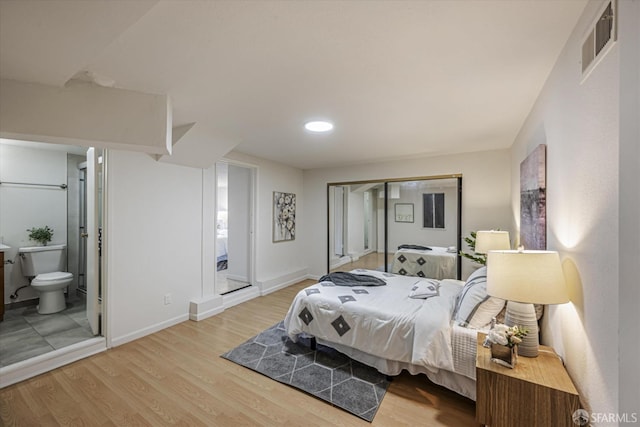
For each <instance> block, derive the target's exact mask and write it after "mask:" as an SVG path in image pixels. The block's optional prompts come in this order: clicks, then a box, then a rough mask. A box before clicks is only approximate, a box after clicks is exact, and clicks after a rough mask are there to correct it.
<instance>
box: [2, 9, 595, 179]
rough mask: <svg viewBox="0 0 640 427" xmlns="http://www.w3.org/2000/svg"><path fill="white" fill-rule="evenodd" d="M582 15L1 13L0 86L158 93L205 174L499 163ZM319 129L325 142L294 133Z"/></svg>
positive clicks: (180, 151)
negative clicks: (473, 160)
mask: <svg viewBox="0 0 640 427" xmlns="http://www.w3.org/2000/svg"><path fill="white" fill-rule="evenodd" d="M585 4H586V0H554V1H545V0H533V1H526V0H521V1H515V0H513V1H507V0H498V1H488V0H487V1H484V0H458V1H444V0H441V1H311V0H308V1H268V0H265V1H214V0H210V1H207V0H200V1H188V0H173V1H151V0H149V1H142V0H135V1H103V0H93V1H74V0H72V1H59V0H48V1H45V0H41V1H29V0H22V1H17V0H0V76H1V77H2V78H10V79H16V80H22V81H29V82H39V83H45V84H52V85H57V86H63V85H64V84H65V82H66V81H67V80H68V79H70V78H71V77H72V76H74V75H75V74H76V73H78V72H79V71H83V70H89V71H91V72H93V73H95V74H96V75H98V76H104V77H106V78H107V79H112V80H113V81H115V84H116V87H120V88H125V89H132V90H138V91H144V92H151V93H166V94H169V95H170V96H171V98H172V101H173V107H174V125H182V124H186V123H191V122H196V126H195V127H194V128H193V129H192V130H191V131H189V132H188V133H187V135H186V136H185V141H186V142H185V143H184V145H182V146H181V144H183V143H182V141H181V142H179V143H178V145H177V146H176V147H175V149H176V155H177V156H180V157H181V158H184V159H186V160H185V162H186V163H188V162H189V159H192V160H193V163H194V164H199V165H200V166H205V165H204V164H202V163H207V162H208V163H209V164H210V163H211V162H213V161H215V160H217V159H216V158H210V157H213V156H214V154H209V153H217V152H219V151H220V149H223V152H224V151H227V150H228V149H231V148H233V147H235V149H236V150H238V151H241V152H245V153H248V154H252V155H255V156H259V157H263V158H267V159H272V160H276V161H280V162H282V163H285V164H289V165H292V166H295V167H299V168H302V169H309V168H318V167H326V166H336V165H346V164H354V163H362V162H371V161H377V160H381V159H389V158H400V159H401V158H407V157H414V156H420V155H438V154H447V153H459V152H469V151H479V150H488V149H498V148H506V147H509V146H510V145H511V144H512V142H513V140H514V138H515V136H516V134H517V132H518V131H519V129H520V127H521V125H522V123H523V121H524V119H525V117H526V115H527V114H528V113H529V111H530V109H531V107H532V105H533V102H534V101H535V99H536V97H537V95H538V93H539V91H540V88H541V87H542V85H543V83H544V81H545V79H546V78H547V76H548V74H549V72H550V70H551V68H552V66H553V64H554V62H555V60H556V58H557V57H558V55H559V53H560V51H561V49H562V48H563V46H564V44H565V42H566V40H567V38H568V36H569V34H570V32H571V31H572V29H573V27H574V25H575V23H576V22H577V19H578V17H579V15H580V14H581V12H582V10H583V9H584V6H585ZM577 66H578V65H576V67H577ZM318 118H326V119H330V120H332V121H333V122H334V123H335V129H334V131H333V132H332V133H330V134H328V135H314V134H310V133H307V132H306V131H304V129H303V124H304V122H305V121H307V120H309V119H318ZM189 140H191V141H189ZM214 146H215V148H216V149H217V150H213V149H212V148H213V147H214Z"/></svg>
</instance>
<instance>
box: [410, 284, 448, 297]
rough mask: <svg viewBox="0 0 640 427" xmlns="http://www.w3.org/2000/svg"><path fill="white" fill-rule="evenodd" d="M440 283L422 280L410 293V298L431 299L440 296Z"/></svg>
mask: <svg viewBox="0 0 640 427" xmlns="http://www.w3.org/2000/svg"><path fill="white" fill-rule="evenodd" d="M439 287H440V283H438V281H437V280H420V281H418V282H416V284H415V285H413V287H412V288H411V292H409V298H429V297H433V296H436V295H438V294H439V292H438V288H439Z"/></svg>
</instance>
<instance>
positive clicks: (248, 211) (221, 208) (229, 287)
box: [215, 162, 255, 295]
mask: <svg viewBox="0 0 640 427" xmlns="http://www.w3.org/2000/svg"><path fill="white" fill-rule="evenodd" d="M254 180H255V170H254V168H251V167H247V166H243V165H237V164H232V163H227V162H218V163H216V282H215V286H216V293H217V294H220V295H225V294H229V293H231V292H234V291H237V290H240V289H243V288H247V287H249V286H251V284H252V247H253V218H254V215H253V211H254V202H253V200H254Z"/></svg>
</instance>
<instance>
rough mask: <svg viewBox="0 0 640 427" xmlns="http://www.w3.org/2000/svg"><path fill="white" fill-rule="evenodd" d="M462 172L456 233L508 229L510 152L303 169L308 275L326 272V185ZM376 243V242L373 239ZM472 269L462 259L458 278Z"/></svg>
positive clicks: (498, 151)
mask: <svg viewBox="0 0 640 427" xmlns="http://www.w3.org/2000/svg"><path fill="white" fill-rule="evenodd" d="M456 173H461V174H463V180H462V188H463V190H462V191H463V201H462V232H463V235H467V234H468V233H469V232H470V231H473V230H479V229H486V228H501V229H503V230H508V229H509V228H510V227H511V215H512V214H511V198H510V185H511V184H510V176H511V172H510V154H509V150H495V151H485V152H477V153H467V154H458V155H451V156H438V157H424V158H419V159H408V160H397V161H389V162H381V163H371V164H363V165H356V166H350V167H340V168H327V169H312V170H306V171H304V208H305V213H306V216H305V225H304V228H303V232H304V239H305V240H304V242H305V243H304V247H305V253H306V257H307V260H308V265H309V266H310V272H311V274H313V275H315V276H319V275H322V274H324V273H325V272H326V265H327V208H326V203H327V200H326V197H327V196H326V185H327V183H329V182H347V181H357V180H373V179H382V178H407V177H416V176H431V175H445V174H456ZM378 246H380V243H378ZM472 270H473V268H472V267H471V266H470V265H469V264H467V262H466V261H463V277H466V276H467V275H468V274H469V273H470V272H471V271H472Z"/></svg>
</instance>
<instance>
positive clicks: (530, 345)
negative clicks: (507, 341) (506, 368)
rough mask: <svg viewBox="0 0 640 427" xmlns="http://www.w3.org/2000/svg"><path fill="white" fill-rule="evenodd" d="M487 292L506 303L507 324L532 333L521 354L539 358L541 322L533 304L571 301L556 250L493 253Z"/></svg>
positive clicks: (522, 347) (524, 340)
mask: <svg viewBox="0 0 640 427" xmlns="http://www.w3.org/2000/svg"><path fill="white" fill-rule="evenodd" d="M487 293H488V294H489V295H491V296H494V297H498V298H502V299H505V300H507V301H508V302H507V313H506V317H505V323H506V324H507V326H514V325H518V326H522V327H524V328H526V329H527V330H528V331H529V332H528V334H527V336H525V337H524V338H523V339H522V343H520V344H519V345H518V355H520V356H525V357H536V356H538V346H539V343H538V320H537V319H536V312H535V308H534V307H533V304H564V303H566V302H569V295H568V293H567V289H566V284H565V280H564V273H563V272H562V265H561V264H560V256H559V255H558V252H555V251H525V250H517V251H491V252H489V254H488V258H487Z"/></svg>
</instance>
